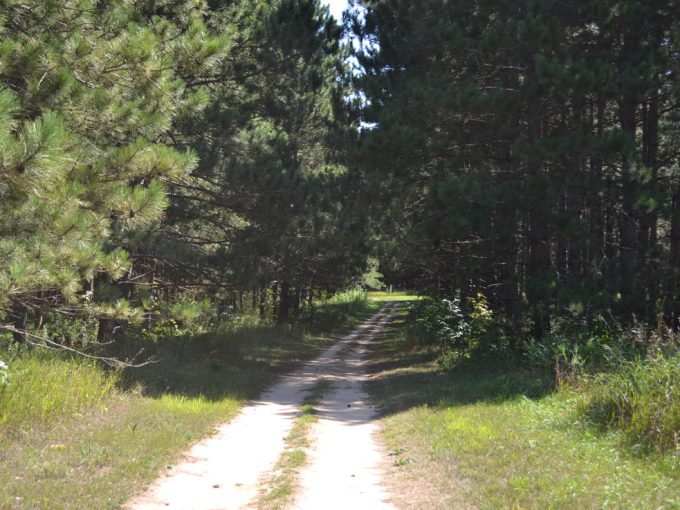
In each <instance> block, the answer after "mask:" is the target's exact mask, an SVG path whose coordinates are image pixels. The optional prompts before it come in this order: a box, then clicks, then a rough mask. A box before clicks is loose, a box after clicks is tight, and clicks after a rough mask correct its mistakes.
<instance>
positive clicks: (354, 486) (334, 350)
mask: <svg viewBox="0 0 680 510" xmlns="http://www.w3.org/2000/svg"><path fill="white" fill-rule="evenodd" d="M397 306H398V305H386V306H385V307H383V308H382V309H381V310H380V311H379V312H378V313H377V314H375V315H374V316H373V317H371V318H370V319H368V320H367V321H365V322H364V323H363V324H361V325H360V326H358V327H357V328H355V329H354V330H353V331H352V332H351V333H350V334H348V335H346V336H344V337H342V338H340V339H339V340H338V341H337V342H336V343H335V344H334V345H333V346H332V347H331V348H330V349H328V350H327V351H325V352H324V353H323V354H322V355H321V356H319V357H318V358H316V359H315V360H313V361H311V362H308V363H306V364H304V365H303V366H302V367H301V368H299V369H298V370H297V371H295V372H294V373H292V374H290V375H288V376H285V377H283V378H282V379H281V381H280V382H279V383H278V384H276V385H274V386H273V387H271V388H270V389H269V390H268V391H266V392H265V393H263V394H262V395H261V397H260V399H259V400H256V401H253V402H251V403H250V404H249V405H247V406H246V407H245V408H244V409H243V411H242V412H241V414H240V415H239V416H237V417H236V418H235V419H234V420H232V421H231V422H229V423H227V424H225V425H222V426H221V427H219V429H218V430H217V433H216V434H215V435H213V436H211V437H209V438H207V439H205V440H204V441H202V442H200V443H197V444H196V445H194V447H193V448H192V449H191V450H190V451H189V452H187V453H186V455H185V458H184V459H183V461H182V462H181V463H180V464H178V465H177V466H175V467H174V468H173V469H172V470H171V471H169V473H168V474H167V475H166V476H164V477H162V478H160V479H158V480H157V481H156V482H155V483H154V484H153V485H152V486H151V487H150V488H149V490H148V491H147V492H146V493H144V494H142V495H140V496H138V497H135V498H133V499H132V500H131V501H129V502H128V503H127V504H126V506H125V508H126V509H128V510H155V509H161V508H162V509H168V508H170V509H182V510H236V509H256V508H257V499H258V495H259V494H260V493H262V491H266V489H267V487H266V481H267V480H268V479H269V478H270V474H271V472H272V469H273V468H274V466H275V465H276V462H277V460H278V459H279V458H280V456H281V454H282V453H283V451H284V448H285V441H284V440H285V437H286V436H287V434H288V432H289V431H290V430H291V427H292V426H293V422H294V420H295V418H296V417H297V416H299V415H300V410H299V406H300V405H301V404H302V402H303V400H304V398H305V396H306V395H308V394H309V392H310V390H311V389H312V387H313V386H314V384H315V383H316V382H317V381H319V380H326V381H330V385H329V387H328V389H327V390H326V392H325V394H324V396H323V397H322V399H321V401H320V403H319V404H317V405H316V406H315V408H316V409H317V410H318V417H319V420H318V421H317V422H316V423H315V424H314V425H313V428H312V431H311V434H310V439H311V448H310V449H309V451H308V456H309V461H308V462H307V463H306V464H305V465H304V467H303V468H302V471H301V473H300V474H299V484H298V490H297V491H296V493H295V496H294V501H293V503H292V505H291V506H290V507H291V508H293V509H302V510H319V509H324V510H332V509H340V508H342V509H351V510H362V509H366V510H391V509H393V508H394V507H393V506H392V505H391V504H389V503H388V502H386V501H387V499H388V494H386V493H385V492H384V490H383V489H382V488H381V485H380V478H381V477H380V475H381V470H382V469H384V468H385V465H386V464H385V462H386V461H385V458H384V455H382V454H381V451H380V449H379V447H378V445H377V443H376V438H375V433H376V431H377V421H376V416H375V411H374V409H373V408H372V407H371V406H370V405H369V404H367V396H366V394H365V392H364V390H363V388H362V384H363V381H364V380H365V377H366V374H365V371H366V370H365V364H364V360H363V357H364V354H365V348H366V345H367V343H369V342H370V341H371V340H372V339H373V338H375V336H376V335H378V334H379V333H380V332H381V331H382V329H383V328H384V326H385V325H386V324H387V323H388V322H389V320H390V318H391V316H392V314H393V313H394V311H395V310H396V307H397Z"/></svg>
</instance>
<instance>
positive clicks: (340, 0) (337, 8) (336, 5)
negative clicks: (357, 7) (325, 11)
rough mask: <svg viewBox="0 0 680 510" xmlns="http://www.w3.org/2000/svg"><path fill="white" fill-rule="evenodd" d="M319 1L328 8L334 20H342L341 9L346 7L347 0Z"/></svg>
mask: <svg viewBox="0 0 680 510" xmlns="http://www.w3.org/2000/svg"><path fill="white" fill-rule="evenodd" d="M321 3H323V4H326V5H327V6H328V7H329V8H330V10H331V14H332V15H333V17H334V18H335V19H336V20H338V21H342V11H344V10H345V9H347V0H321Z"/></svg>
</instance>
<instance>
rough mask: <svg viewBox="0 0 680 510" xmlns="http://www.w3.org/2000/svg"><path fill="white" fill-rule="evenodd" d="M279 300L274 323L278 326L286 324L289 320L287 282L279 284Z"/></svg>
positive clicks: (288, 287) (288, 289)
mask: <svg viewBox="0 0 680 510" xmlns="http://www.w3.org/2000/svg"><path fill="white" fill-rule="evenodd" d="M280 287H281V299H280V300H279V309H278V314H277V319H276V321H277V322H278V323H279V324H283V323H284V322H287V321H288V319H289V318H290V286H289V284H288V282H287V281H285V280H284V281H282V282H281V285H280Z"/></svg>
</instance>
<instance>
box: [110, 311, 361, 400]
mask: <svg viewBox="0 0 680 510" xmlns="http://www.w3.org/2000/svg"><path fill="white" fill-rule="evenodd" d="M373 312H374V310H372V309H371V308H365V307H364V308H363V309H358V308H356V307H353V308H350V307H347V306H345V307H344V308H343V309H338V310H337V311H334V312H328V311H326V312H324V313H325V315H324V317H323V319H318V318H317V319H316V320H314V321H307V320H303V321H300V322H298V323H296V324H284V325H279V326H277V325H273V324H260V325H254V326H241V327H237V328H235V329H233V330H227V331H221V332H220V331H216V332H211V333H205V334H198V335H176V336H172V335H169V336H164V337H159V338H155V339H150V338H148V337H146V338H145V337H144V336H143V335H140V334H137V335H134V334H130V335H127V336H126V338H123V339H121V340H120V341H118V342H116V343H115V344H114V345H113V347H112V349H115V351H111V352H109V353H108V354H110V355H114V356H116V357H117V358H119V359H133V358H135V359H138V360H155V361H154V362H152V363H150V364H148V365H145V366H142V367H138V368H126V369H124V370H123V371H122V373H121V376H120V379H119V385H120V387H121V388H122V389H124V390H134V391H138V392H140V393H142V394H143V395H145V396H149V397H161V396H163V395H168V394H170V395H179V396H185V397H188V398H204V399H206V400H210V401H219V400H222V399H224V398H235V399H239V400H245V399H254V398H257V397H258V396H259V395H260V394H261V393H262V392H263V391H264V390H265V389H266V388H267V386H268V385H269V384H271V383H272V382H273V381H275V380H276V379H277V378H278V377H280V376H282V375H284V374H286V373H289V372H291V371H293V370H294V369H295V368H296V367H298V366H300V364H302V363H303V362H305V361H308V360H310V359H311V358H313V357H314V356H315V355H317V354H318V353H319V352H320V351H321V350H323V349H324V348H326V347H328V346H329V345H331V344H332V343H333V342H334V341H335V338H336V337H337V336H339V335H340V334H341V333H342V331H343V330H346V329H347V328H351V327H353V326H355V325H356V324H358V323H361V322H362V321H364V320H365V319H366V318H367V317H369V316H370V315H371V314H372V313H373Z"/></svg>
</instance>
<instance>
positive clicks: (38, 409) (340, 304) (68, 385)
mask: <svg viewBox="0 0 680 510" xmlns="http://www.w3.org/2000/svg"><path fill="white" fill-rule="evenodd" d="M375 306H376V305H373V304H368V303H367V302H366V301H365V299H364V300H363V301H360V300H353V301H352V302H351V303H348V302H347V301H339V300H336V302H334V303H328V304H326V305H324V306H322V307H319V308H318V310H317V313H316V315H315V318H314V320H307V321H306V322H304V323H300V324H298V325H296V326H282V327H275V326H271V325H266V324H262V325H256V324H250V325H247V324H245V325H242V326H241V327H238V328H233V327H229V328H223V330H222V331H218V332H216V333H212V334H205V335H198V336H195V337H175V338H173V337H169V338H164V339H159V340H157V341H156V342H149V341H146V342H143V341H141V340H139V339H137V338H128V339H126V340H125V341H124V342H123V343H122V344H118V345H117V346H116V352H115V353H116V354H118V355H120V356H123V357H125V356H128V355H130V356H132V355H134V354H136V353H137V352H138V351H139V349H140V348H142V347H143V348H144V349H145V351H144V355H145V356H149V355H153V356H155V357H157V358H158V359H159V360H160V361H159V362H158V363H155V364H152V365H149V366H146V367H143V368H138V369H128V370H125V371H123V372H116V373H114V372H111V371H106V370H104V369H102V368H101V367H98V366H97V365H94V364H92V363H90V362H85V361H83V360H82V359H71V358H68V357H64V356H61V355H59V354H54V353H47V354H45V353H42V352H39V351H32V352H31V351H27V352H23V353H16V352H14V351H12V352H9V351H4V352H3V351H2V346H1V345H0V358H2V359H3V361H6V362H7V364H8V365H9V372H10V377H11V379H10V383H9V386H7V387H6V388H4V389H1V390H0V419H1V420H2V422H0V423H1V425H0V508H45V509H48V508H49V509H60V508H73V509H81V508H88V509H103V508H119V507H120V506H121V505H122V504H123V503H124V502H125V501H126V500H127V499H128V498H129V497H131V496H132V495H133V494H135V493H137V492H139V491H140V490H143V489H144V487H146V486H147V485H148V484H149V483H150V482H151V481H152V480H154V479H155V478H156V477H157V476H158V475H159V473H160V472H162V470H164V469H166V467H168V466H170V465H172V464H173V463H175V462H176V460H177V459H178V458H179V455H180V454H181V452H183V451H185V450H186V449H187V448H188V446H189V445H190V444H191V443H193V442H195V441H197V440H199V439H201V438H202V437H205V436H206V435H208V434H209V433H210V432H211V431H212V430H213V429H214V427H215V426H216V425H217V424H219V423H222V422H224V421H226V420H228V419H230V418H232V417H233V416H235V415H236V414H237V413H238V411H239V410H240V408H241V407H242V405H243V404H244V402H245V401H246V400H247V399H249V398H253V397H255V396H256V395H257V394H258V393H259V392H260V391H261V390H262V388H263V387H264V386H266V385H267V384H270V383H271V382H273V380H275V378H276V377H277V376H278V375H279V374H281V373H282V372H285V371H287V370H289V369H290V368H291V367H293V366H295V365H296V364H297V363H299V362H300V361H302V360H304V359H308V358H310V357H313V356H314V355H315V354H316V353H318V352H319V351H320V350H322V349H323V348H325V347H327V346H328V345H330V344H331V343H332V342H333V338H334V335H333V334H332V333H333V332H335V333H336V334H337V333H339V332H340V331H342V330H344V329H346V328H349V327H351V326H352V325H354V324H355V323H357V322H360V321H361V320H362V319H363V318H365V317H366V316H367V315H369V314H370V313H371V312H372V311H373V310H374V309H375ZM109 354H111V353H109Z"/></svg>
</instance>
